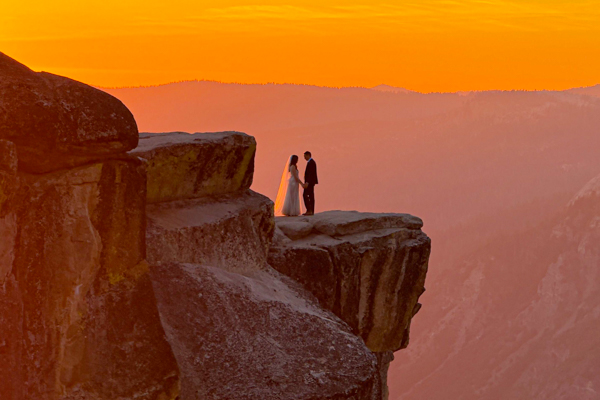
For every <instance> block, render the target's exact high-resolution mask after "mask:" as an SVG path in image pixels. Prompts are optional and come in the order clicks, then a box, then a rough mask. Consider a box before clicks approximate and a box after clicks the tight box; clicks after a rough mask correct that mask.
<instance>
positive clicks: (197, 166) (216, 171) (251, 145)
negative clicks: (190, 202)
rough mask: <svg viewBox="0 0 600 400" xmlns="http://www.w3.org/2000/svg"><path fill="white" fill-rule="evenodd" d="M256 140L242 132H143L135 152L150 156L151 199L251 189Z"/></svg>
mask: <svg viewBox="0 0 600 400" xmlns="http://www.w3.org/2000/svg"><path fill="white" fill-rule="evenodd" d="M255 153H256V141H255V140H254V138H253V137H252V136H248V135H246V134H244V133H240V132H215V133H195V134H189V133H185V132H171V133H158V134H155V133H143V134H141V135H140V144H139V146H138V147H137V148H136V149H135V150H134V151H132V152H131V154H133V155H135V156H138V157H141V158H144V159H147V160H148V202H149V203H158V202H164V201H171V200H183V199H194V198H199V197H204V196H215V195H221V194H226V193H234V192H237V191H240V190H244V189H248V188H250V185H251V184H252V177H253V175H254V154H255Z"/></svg>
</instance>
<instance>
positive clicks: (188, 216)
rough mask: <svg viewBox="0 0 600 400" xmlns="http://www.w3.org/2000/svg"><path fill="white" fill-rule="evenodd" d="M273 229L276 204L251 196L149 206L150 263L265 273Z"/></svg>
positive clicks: (248, 192)
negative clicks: (188, 264)
mask: <svg viewBox="0 0 600 400" xmlns="http://www.w3.org/2000/svg"><path fill="white" fill-rule="evenodd" d="M274 228H275V224H274V220H273V202H272V201H271V200H269V199H268V198H266V197H265V196H263V195H260V194H258V193H255V192H252V191H250V190H247V191H246V192H244V193H241V194H235V195H224V196H220V197H216V198H213V197H211V198H203V199H193V200H182V201H173V202H168V203H160V204H151V205H149V206H148V231H147V244H148V262H149V263H150V264H151V265H154V264H160V263H168V262H183V263H194V264H207V265H212V266H215V267H221V268H224V269H227V270H230V271H237V272H242V271H249V270H256V269H264V268H265V267H266V261H267V254H268V251H269V246H270V243H271V238H272V236H273V230H274Z"/></svg>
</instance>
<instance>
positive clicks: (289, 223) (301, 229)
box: [276, 217, 313, 240]
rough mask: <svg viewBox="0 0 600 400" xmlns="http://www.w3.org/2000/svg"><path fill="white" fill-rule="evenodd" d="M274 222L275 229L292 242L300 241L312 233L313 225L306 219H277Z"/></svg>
mask: <svg viewBox="0 0 600 400" xmlns="http://www.w3.org/2000/svg"><path fill="white" fill-rule="evenodd" d="M276 221H277V227H278V228H279V229H280V230H281V231H282V232H283V233H284V234H285V235H286V236H287V237H288V238H290V239H292V240H298V239H302V238H303V237H306V236H308V235H309V234H310V233H311V232H312V231H313V224H312V223H311V222H310V221H309V219H308V218H302V217H277V218H276Z"/></svg>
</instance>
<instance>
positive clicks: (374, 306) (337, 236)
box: [269, 211, 431, 352]
mask: <svg viewBox="0 0 600 400" xmlns="http://www.w3.org/2000/svg"><path fill="white" fill-rule="evenodd" d="M422 225H423V223H422V221H421V220H420V219H419V218H416V217H413V216H411V215H407V214H372V213H358V212H351V211H330V212H324V213H321V214H317V215H315V216H312V217H300V218H285V217H281V218H278V219H277V227H278V229H279V230H280V231H281V232H282V233H283V234H284V235H285V236H286V237H287V238H288V239H290V240H286V239H285V238H283V239H282V238H281V237H280V239H279V241H278V243H277V244H276V245H274V246H273V247H272V248H271V252H270V254H269V264H270V265H272V266H273V267H274V268H275V269H277V270H278V271H280V272H281V273H283V274H285V275H288V276H290V277H292V278H293V279H295V280H297V281H298V282H301V283H302V284H303V285H304V286H305V287H306V288H307V289H308V290H310V291H311V292H312V293H313V294H314V295H315V296H316V297H317V298H318V299H319V301H320V302H321V305H322V306H323V307H325V308H327V309H329V310H331V311H333V312H334V313H335V314H336V315H337V316H338V317H340V318H341V319H342V320H344V321H345V322H346V323H348V325H350V327H351V328H352V330H353V331H354V332H355V333H356V334H358V335H360V336H361V337H362V338H363V339H364V341H365V343H366V344H367V346H369V348H370V349H371V350H372V351H375V352H389V351H396V350H399V349H401V348H404V347H406V346H407V345H408V333H409V327H410V321H411V318H412V317H413V316H414V314H415V313H416V312H417V311H418V309H419V307H420V304H418V302H417V300H418V298H419V296H420V295H421V294H422V293H423V291H424V290H425V288H424V283H425V275H426V273H427V266H428V260H429V253H430V248H431V242H430V240H429V238H428V237H427V235H425V234H424V233H423V232H422V231H421V226H422Z"/></svg>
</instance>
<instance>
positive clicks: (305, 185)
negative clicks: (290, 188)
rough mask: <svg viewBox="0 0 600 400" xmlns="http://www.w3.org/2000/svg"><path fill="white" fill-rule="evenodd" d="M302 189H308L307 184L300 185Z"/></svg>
mask: <svg viewBox="0 0 600 400" xmlns="http://www.w3.org/2000/svg"><path fill="white" fill-rule="evenodd" d="M300 185H301V186H302V188H304V189H306V188H307V187H308V183H301V184H300Z"/></svg>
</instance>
